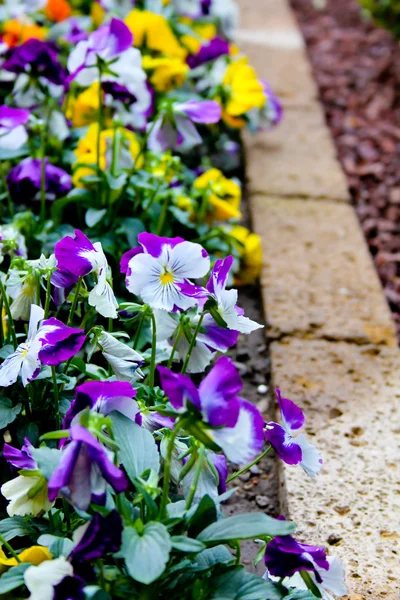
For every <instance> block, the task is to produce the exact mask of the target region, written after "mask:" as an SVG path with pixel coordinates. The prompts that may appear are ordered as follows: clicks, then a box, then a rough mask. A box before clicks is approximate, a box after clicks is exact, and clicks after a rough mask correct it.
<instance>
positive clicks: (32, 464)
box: [3, 438, 37, 470]
mask: <svg viewBox="0 0 400 600" xmlns="http://www.w3.org/2000/svg"><path fill="white" fill-rule="evenodd" d="M31 448H32V444H31V442H30V441H29V440H28V438H25V440H24V444H23V445H22V446H21V449H20V450H18V448H14V446H10V445H9V444H7V443H5V444H4V446H3V456H4V458H5V459H6V461H7V462H8V463H10V465H12V466H13V467H15V468H17V469H18V470H20V469H28V470H31V469H37V465H36V461H34V460H33V458H32V455H31Z"/></svg>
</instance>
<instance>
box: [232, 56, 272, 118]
mask: <svg viewBox="0 0 400 600" xmlns="http://www.w3.org/2000/svg"><path fill="white" fill-rule="evenodd" d="M223 85H224V87H225V89H226V92H227V94H228V101H227V103H226V106H225V111H226V113H227V114H228V115H230V116H232V117H239V116H240V115H243V114H244V113H246V112H248V111H249V110H251V109H252V108H261V107H262V106H264V104H265V93H264V88H263V86H262V84H261V83H260V82H259V81H258V79H257V74H256V72H255V70H254V69H253V67H251V66H250V65H249V64H248V63H247V58H245V57H244V58H241V59H240V60H237V61H235V62H233V63H231V64H230V65H229V66H228V68H227V70H226V72H225V76H224V79H223Z"/></svg>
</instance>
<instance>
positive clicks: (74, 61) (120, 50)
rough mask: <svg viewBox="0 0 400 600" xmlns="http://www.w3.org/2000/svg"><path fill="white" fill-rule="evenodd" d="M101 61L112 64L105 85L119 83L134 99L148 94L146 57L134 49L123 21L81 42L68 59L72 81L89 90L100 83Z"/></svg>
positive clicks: (105, 77) (113, 21) (108, 25)
mask: <svg viewBox="0 0 400 600" xmlns="http://www.w3.org/2000/svg"><path fill="white" fill-rule="evenodd" d="M98 58H99V59H101V61H102V62H103V63H105V64H107V65H108V68H107V69H106V70H105V69H103V70H104V71H105V72H104V73H102V76H101V82H102V83H104V82H117V83H118V84H119V85H121V86H124V87H125V88H126V89H127V91H128V92H129V93H130V94H132V95H134V96H136V95H141V94H142V93H145V92H146V89H147V88H146V73H145V72H144V70H143V69H142V56H141V54H140V52H139V50H137V49H136V48H132V34H131V32H130V31H129V29H128V27H127V26H126V25H125V23H124V22H123V21H120V20H119V19H114V18H113V19H111V21H110V22H109V23H107V24H106V25H102V26H101V27H100V28H99V29H97V30H96V31H94V32H93V33H91V34H90V36H89V38H88V39H87V40H84V41H81V42H79V43H78V45H77V46H76V48H74V50H72V52H71V54H70V55H69V58H68V70H69V72H70V73H71V75H70V79H74V80H76V81H77V83H78V84H79V85H81V86H85V87H87V86H89V85H91V84H92V83H94V82H95V81H99V76H100V74H99V69H98V66H97V60H98Z"/></svg>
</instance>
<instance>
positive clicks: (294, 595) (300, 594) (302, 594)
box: [283, 590, 318, 600]
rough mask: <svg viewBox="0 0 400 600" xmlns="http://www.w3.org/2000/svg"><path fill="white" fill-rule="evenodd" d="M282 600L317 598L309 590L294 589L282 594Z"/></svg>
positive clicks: (309, 599) (314, 599)
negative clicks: (284, 594)
mask: <svg viewBox="0 0 400 600" xmlns="http://www.w3.org/2000/svg"><path fill="white" fill-rule="evenodd" d="M283 600H318V598H317V596H315V595H314V594H313V593H312V592H311V591H310V590H294V591H293V592H290V594H288V595H287V596H284V598H283Z"/></svg>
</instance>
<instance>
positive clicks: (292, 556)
mask: <svg viewBox="0 0 400 600" xmlns="http://www.w3.org/2000/svg"><path fill="white" fill-rule="evenodd" d="M264 561H265V566H266V567H267V573H266V575H265V576H264V578H272V579H274V578H278V579H279V580H281V579H283V584H284V585H286V586H288V587H292V586H293V587H296V589H299V588H300V589H301V588H303V587H304V588H306V586H305V584H304V581H303V580H302V579H301V577H300V576H299V575H298V574H299V573H301V572H302V571H307V572H308V573H309V574H310V577H311V579H312V581H313V583H314V585H316V587H317V588H318V590H319V591H320V593H321V596H322V598H324V599H325V600H333V599H332V596H331V595H330V594H328V590H329V591H331V592H332V593H333V594H335V595H336V596H344V595H346V594H347V587H346V584H345V581H344V569H343V566H342V564H341V562H340V560H339V559H338V558H336V557H333V558H332V557H329V556H327V555H326V552H325V550H324V549H323V548H321V547H319V546H311V545H309V544H301V543H300V542H298V541H297V540H296V539H295V538H294V537H292V536H291V535H285V536H278V537H275V538H274V539H273V540H272V541H271V542H269V544H268V545H267V547H266V550H265V556H264Z"/></svg>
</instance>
